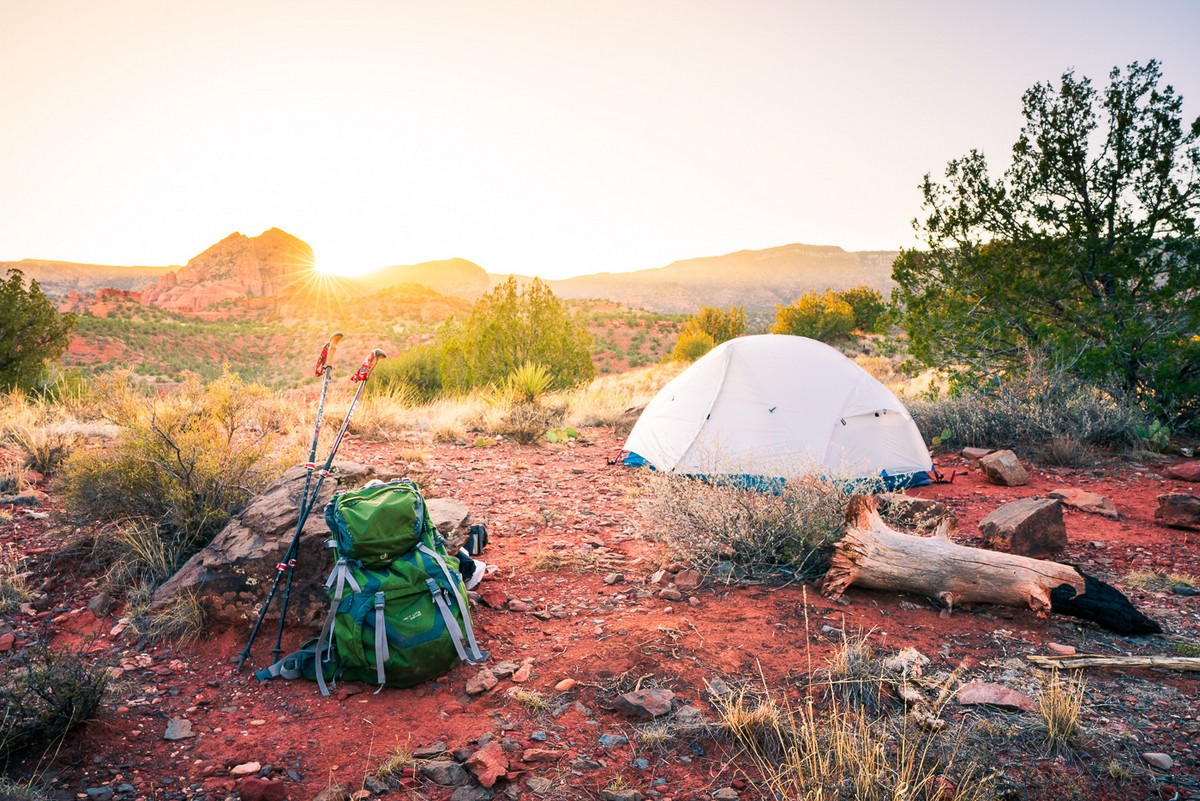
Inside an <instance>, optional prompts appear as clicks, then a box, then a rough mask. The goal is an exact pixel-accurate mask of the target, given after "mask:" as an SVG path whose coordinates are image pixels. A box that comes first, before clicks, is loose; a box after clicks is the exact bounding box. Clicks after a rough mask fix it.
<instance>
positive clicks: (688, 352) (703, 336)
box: [671, 331, 716, 362]
mask: <svg viewBox="0 0 1200 801" xmlns="http://www.w3.org/2000/svg"><path fill="white" fill-rule="evenodd" d="M714 347H716V342H715V341H714V340H713V338H712V334H710V333H708V332H707V331H689V332H688V333H680V334H679V339H677V340H675V347H674V349H672V351H671V358H672V359H674V360H675V361H677V362H694V361H696V359H699V358H700V357H701V356H703V355H704V354H706V353H708V352H709V351H710V350H712V349H713V348H714Z"/></svg>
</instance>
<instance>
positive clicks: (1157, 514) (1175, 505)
mask: <svg viewBox="0 0 1200 801" xmlns="http://www.w3.org/2000/svg"><path fill="white" fill-rule="evenodd" d="M1154 519H1155V520H1157V521H1159V522H1160V523H1162V524H1163V525H1164V526H1170V527H1171V528H1187V529H1192V530H1194V531H1200V498H1197V497H1196V496H1195V495H1187V494H1185V493H1182V492H1172V493H1167V494H1166V495H1159V496H1158V508H1157V509H1155V510H1154Z"/></svg>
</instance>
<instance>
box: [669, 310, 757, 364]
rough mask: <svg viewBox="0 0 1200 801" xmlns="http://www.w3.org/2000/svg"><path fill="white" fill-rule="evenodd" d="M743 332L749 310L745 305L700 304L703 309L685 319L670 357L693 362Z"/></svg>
mask: <svg viewBox="0 0 1200 801" xmlns="http://www.w3.org/2000/svg"><path fill="white" fill-rule="evenodd" d="M744 333H746V310H745V308H743V307H742V306H730V307H729V308H728V309H718V308H716V307H713V306H701V307H700V311H698V312H696V313H695V314H693V315H692V316H691V317H689V318H687V319H686V320H684V321H683V325H682V326H681V327H680V329H679V339H677V340H676V341H675V348H674V350H672V351H671V358H672V359H674V360H675V361H685V362H694V361H695V360H696V359H699V358H700V357H701V356H703V355H704V354H706V353H708V352H709V351H710V350H712V349H713V348H714V347H716V346H717V345H720V344H721V343H722V342H727V341H729V340H731V339H733V338H734V337H739V336H741V335H742V334H744Z"/></svg>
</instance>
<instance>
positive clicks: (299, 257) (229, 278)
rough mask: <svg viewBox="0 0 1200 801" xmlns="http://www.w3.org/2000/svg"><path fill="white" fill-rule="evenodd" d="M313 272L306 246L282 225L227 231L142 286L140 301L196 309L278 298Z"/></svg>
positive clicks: (294, 290) (182, 309)
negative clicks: (251, 233)
mask: <svg viewBox="0 0 1200 801" xmlns="http://www.w3.org/2000/svg"><path fill="white" fill-rule="evenodd" d="M314 273H315V271H314V269H313V252H312V248H311V247H309V246H308V244H307V243H305V242H303V241H301V240H299V239H297V238H296V237H294V236H292V235H291V234H289V233H287V232H286V231H281V230H280V229H278V228H271V229H270V230H267V231H264V232H263V233H262V234H260V235H258V236H255V237H248V236H245V235H243V234H239V233H233V234H230V235H229V236H227V237H225V238H224V239H222V240H221V241H220V242H218V243H217V244H215V245H213V246H212V247H210V248H209V249H208V250H206V251H204V252H203V253H201V254H200V255H199V256H196V257H195V258H194V259H192V260H191V261H189V262H188V263H187V264H186V265H185V266H184V267H182V268H181V269H179V270H177V271H175V272H171V273H167V274H166V275H164V276H163V277H162V278H160V279H159V280H158V282H157V283H156V284H155V285H154V286H152V287H149V288H147V289H146V290H144V291H143V292H142V302H143V303H145V304H146V305H147V306H158V307H160V308H163V309H170V310H171V311H178V312H197V311H201V310H203V309H207V308H209V307H211V306H215V305H217V304H219V303H223V302H227V301H240V300H244V299H248V298H283V297H287V296H292V295H295V294H297V293H299V292H301V291H303V290H304V289H305V288H306V287H307V286H308V285H309V284H311V283H312V280H311V278H312V276H313V275H314Z"/></svg>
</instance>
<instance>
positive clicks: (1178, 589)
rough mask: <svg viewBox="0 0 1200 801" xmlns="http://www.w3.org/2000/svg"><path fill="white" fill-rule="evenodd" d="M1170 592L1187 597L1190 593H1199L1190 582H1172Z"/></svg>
mask: <svg viewBox="0 0 1200 801" xmlns="http://www.w3.org/2000/svg"><path fill="white" fill-rule="evenodd" d="M1171 592H1173V593H1175V594H1176V595H1182V596H1184V597H1189V596H1192V595H1200V590H1198V589H1196V588H1195V587H1193V586H1191V585H1190V584H1172V585H1171Z"/></svg>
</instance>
